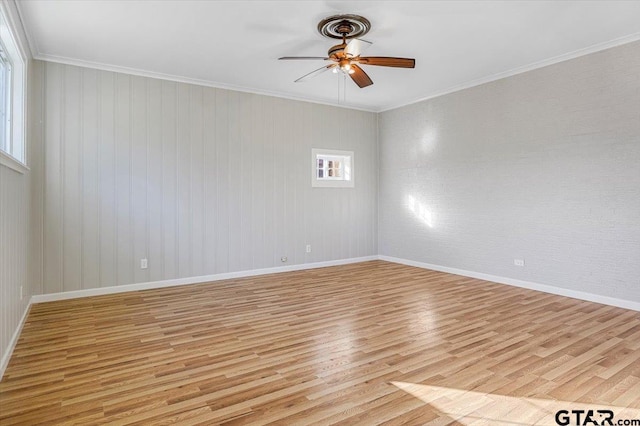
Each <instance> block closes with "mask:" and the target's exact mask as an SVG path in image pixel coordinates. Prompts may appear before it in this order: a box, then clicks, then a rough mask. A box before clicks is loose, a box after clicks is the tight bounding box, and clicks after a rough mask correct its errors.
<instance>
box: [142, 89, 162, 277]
mask: <svg viewBox="0 0 640 426" xmlns="http://www.w3.org/2000/svg"><path fill="white" fill-rule="evenodd" d="M146 83H147V99H146V101H147V106H146V108H147V117H146V119H145V123H146V124H145V128H146V130H147V134H146V141H147V165H146V167H147V179H146V190H147V192H146V194H145V195H146V197H145V198H146V206H145V209H146V212H147V221H146V229H145V233H146V245H147V252H146V253H145V255H146V257H147V260H148V268H149V269H148V275H147V279H148V280H149V281H159V280H161V279H163V278H164V276H163V263H164V259H163V249H162V242H163V235H162V232H159V231H158V230H160V229H162V221H163V216H162V206H163V201H162V200H163V199H162V194H163V193H162V189H163V185H162V184H163V181H164V177H163V165H164V158H163V149H162V148H163V146H162V126H160V125H158V123H162V81H160V80H155V79H147V80H146Z"/></svg>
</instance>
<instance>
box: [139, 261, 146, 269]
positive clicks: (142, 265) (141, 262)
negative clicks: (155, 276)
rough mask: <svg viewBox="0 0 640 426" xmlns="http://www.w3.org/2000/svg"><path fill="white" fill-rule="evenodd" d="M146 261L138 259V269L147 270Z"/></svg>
mask: <svg viewBox="0 0 640 426" xmlns="http://www.w3.org/2000/svg"><path fill="white" fill-rule="evenodd" d="M147 266H148V263H147V259H140V269H147Z"/></svg>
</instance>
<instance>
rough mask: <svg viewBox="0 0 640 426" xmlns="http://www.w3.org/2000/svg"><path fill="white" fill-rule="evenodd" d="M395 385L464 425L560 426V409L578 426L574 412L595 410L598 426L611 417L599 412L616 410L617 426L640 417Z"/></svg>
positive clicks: (628, 410) (566, 404) (544, 401)
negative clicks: (557, 420)
mask: <svg viewBox="0 0 640 426" xmlns="http://www.w3.org/2000/svg"><path fill="white" fill-rule="evenodd" d="M391 383H392V384H393V385H394V386H396V387H397V388H399V389H401V390H403V391H405V392H407V393H408V394H410V395H413V396H414V397H416V398H418V399H420V400H421V401H424V402H425V403H427V404H429V405H430V406H431V407H433V408H434V409H436V410H437V411H439V412H440V413H441V414H442V415H443V416H447V417H449V418H450V419H452V420H456V421H457V422H459V423H461V424H464V425H557V424H558V423H557V422H556V413H557V412H558V411H560V410H567V411H568V413H567V414H566V415H565V414H564V413H562V414H560V420H561V421H565V420H567V419H570V421H571V422H570V423H567V424H571V425H575V424H576V419H575V414H571V411H572V410H584V411H585V413H586V412H588V411H589V410H593V419H594V420H595V421H597V422H598V423H597V424H602V423H601V422H602V421H603V420H604V419H606V417H607V414H606V413H599V412H598V410H610V411H612V412H613V414H614V419H616V420H614V421H613V424H616V423H615V422H616V421H617V419H638V418H640V411H639V410H637V409H631V408H625V407H619V406H613V405H596V404H584V403H577V402H571V401H562V400H554V399H544V398H524V397H514V396H506V395H498V394H491V393H483V392H474V391H468V390H465V389H455V388H446V387H440V386H430V385H422V384H416V383H407V382H391ZM584 418H585V415H582V416H581V421H584ZM580 424H582V423H580ZM589 424H593V423H589ZM607 424H608V423H607Z"/></svg>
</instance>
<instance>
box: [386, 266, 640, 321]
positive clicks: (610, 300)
mask: <svg viewBox="0 0 640 426" xmlns="http://www.w3.org/2000/svg"><path fill="white" fill-rule="evenodd" d="M378 259H380V260H386V261H387V262H393V263H400V264H402V265H408V266H416V267H418V268H424V269H432V270H434V271H440V272H447V273H449V274H455V275H462V276H465V277H471V278H477V279H480V280H485V281H492V282H496V283H499V284H507V285H512V286H514V287H522V288H528V289H530V290H537V291H542V292H544V293H550V294H556V295H558V296H565V297H571V298H574V299H580V300H586V301H588V302H595V303H602V304H603V305H610V306H617V307H619V308H624V309H631V310H633V311H640V303H639V302H633V301H630V300H622V299H616V298H615V297H609V296H601V295H599V294H593V293H587V292H584V291H577V290H569V289H566V288H561V287H556V286H551V285H547V284H538V283H534V282H531V281H523V280H517V279H514V278H506V277H500V276H497V275H490V274H483V273H482V272H474V271H467V270H464V269H457V268H449V267H447V266H440V265H433V264H431V263H424V262H417V261H415V260H407V259H401V258H397V257H391V256H382V255H380V256H378Z"/></svg>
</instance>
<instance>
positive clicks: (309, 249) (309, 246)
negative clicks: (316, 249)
mask: <svg viewBox="0 0 640 426" xmlns="http://www.w3.org/2000/svg"><path fill="white" fill-rule="evenodd" d="M307 253H311V244H307Z"/></svg>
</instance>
